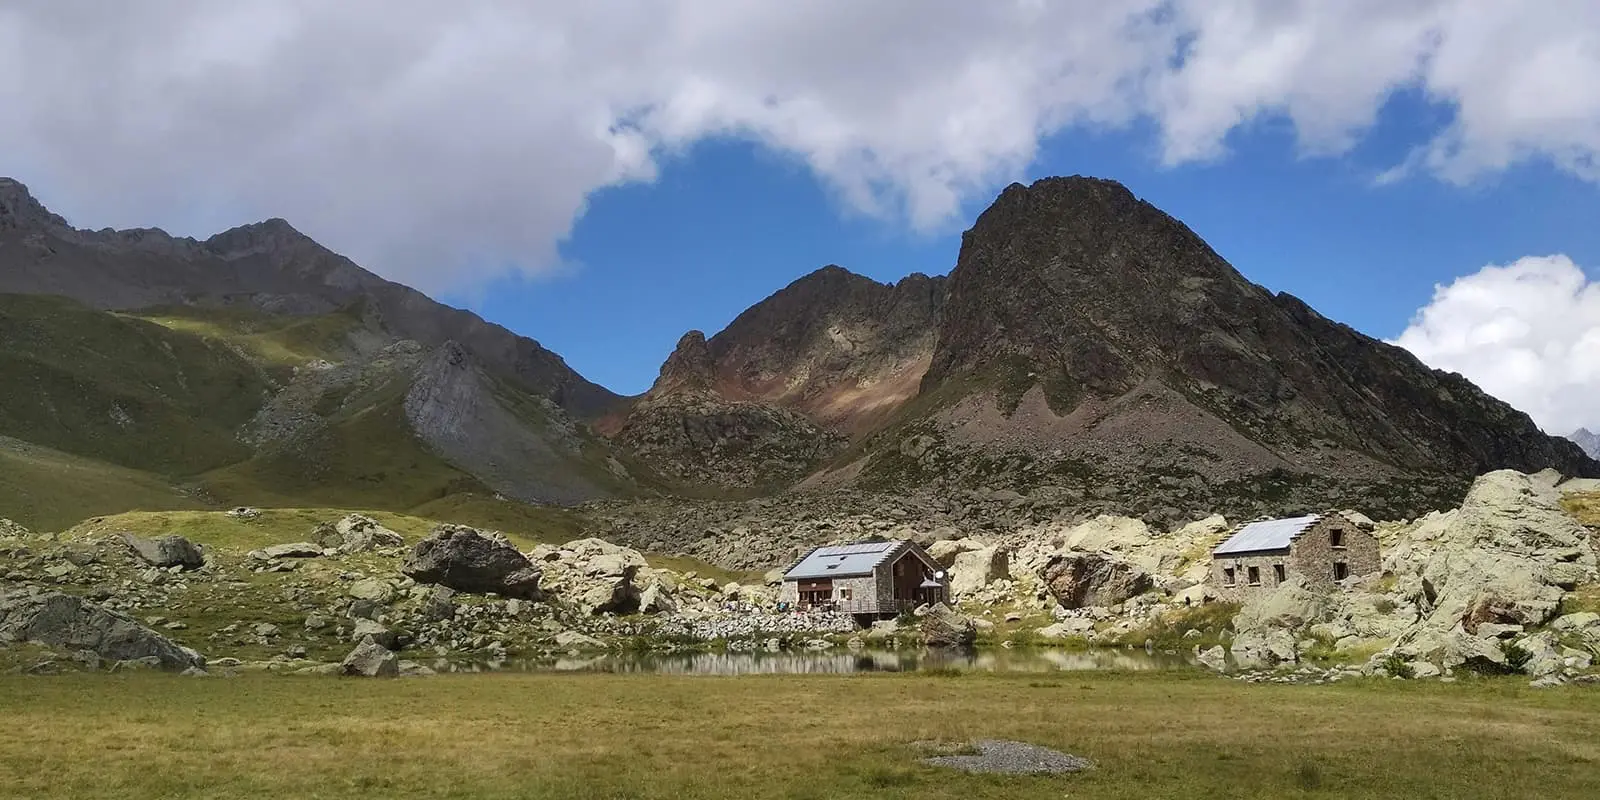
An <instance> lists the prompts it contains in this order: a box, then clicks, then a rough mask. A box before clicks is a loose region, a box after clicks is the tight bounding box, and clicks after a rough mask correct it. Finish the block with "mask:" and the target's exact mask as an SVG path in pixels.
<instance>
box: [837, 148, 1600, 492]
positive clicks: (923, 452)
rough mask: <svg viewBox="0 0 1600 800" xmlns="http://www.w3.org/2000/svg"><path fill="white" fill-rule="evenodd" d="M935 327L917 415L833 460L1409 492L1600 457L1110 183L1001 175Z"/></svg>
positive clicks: (1156, 482) (1014, 473) (1154, 488)
mask: <svg viewBox="0 0 1600 800" xmlns="http://www.w3.org/2000/svg"><path fill="white" fill-rule="evenodd" d="M935 340H936V342H937V345H936V347H935V349H934V351H933V354H932V358H931V360H930V362H929V366H928V369H927V370H926V372H925V374H924V376H923V378H922V381H921V386H920V398H921V401H920V402H919V403H918V404H917V410H916V412H915V414H913V415H911V416H906V415H902V416H901V418H899V419H898V420H896V422H895V424H893V425H892V426H891V427H890V428H889V429H888V430H886V431H885V432H884V433H883V434H881V435H879V436H878V437H876V441H875V442H873V443H872V444H871V445H870V446H869V447H867V448H866V452H867V453H868V455H867V456H866V457H865V458H864V461H863V462H862V463H857V464H855V465H853V466H852V467H850V468H849V469H842V468H840V469H836V470H835V473H836V474H839V475H854V476H856V477H855V478H853V480H865V481H867V482H869V483H873V482H875V483H880V484H886V485H887V484H897V483H905V482H923V481H928V480H945V479H957V480H961V481H965V482H979V483H982V482H999V483H1013V484H1017V485H1021V486H1024V487H1026V486H1031V485H1045V484H1051V485H1057V484H1063V483H1066V484H1075V485H1076V489H1075V491H1082V492H1086V493H1090V494H1095V493H1098V494H1100V495H1102V496H1105V497H1107V498H1119V497H1130V498H1131V497H1141V498H1149V502H1153V503H1156V504H1160V503H1163V502H1165V503H1168V504H1169V505H1172V506H1178V505H1185V504H1189V503H1191V502H1193V500H1194V499H1195V498H1197V497H1198V496H1199V495H1201V494H1205V493H1208V492H1209V493H1218V494H1226V495H1231V496H1234V497H1245V498H1251V499H1260V500H1261V501H1262V502H1263V503H1267V504H1275V505H1280V506H1296V507H1307V506H1310V507H1322V506H1323V505H1325V504H1328V503H1333V502H1336V501H1348V500H1353V499H1357V498H1359V497H1360V496H1364V495H1371V494H1372V493H1373V492H1379V493H1383V494H1386V495H1393V496H1392V497H1389V498H1387V499H1386V500H1385V501H1384V504H1387V503H1393V504H1394V505H1395V506H1396V507H1400V506H1408V505H1409V506H1421V505H1427V504H1428V503H1431V502H1432V498H1433V497H1434V496H1435V495H1439V494H1442V493H1451V492H1455V491H1458V490H1459V489H1460V488H1461V486H1462V485H1463V484H1462V482H1463V481H1465V480H1466V479H1467V478H1468V477H1470V476H1472V475H1475V474H1478V473H1480V472H1484V471H1487V470H1490V469H1495V468H1500V467H1515V468H1519V469H1525V470H1538V469H1542V468H1545V467H1554V468H1556V469H1559V470H1561V471H1563V472H1565V473H1567V474H1593V473H1595V472H1596V470H1600V464H1596V463H1595V462H1594V461H1593V460H1591V459H1589V458H1587V457H1586V456H1585V455H1584V454H1583V453H1582V452H1580V451H1579V450H1578V448H1577V447H1575V446H1572V445H1571V444H1570V443H1569V442H1566V441H1565V440H1562V439H1556V438H1553V437H1550V436H1546V435H1545V434H1543V433H1541V432H1540V431H1539V430H1538V428H1537V427H1536V426H1535V425H1534V424H1533V422H1532V420H1531V419H1529V418H1528V416H1527V415H1525V414H1522V413H1520V412H1518V411H1516V410H1515V409H1513V408H1511V407H1510V406H1508V405H1506V404H1505V403H1503V402H1501V401H1499V400H1496V399H1494V398H1492V397H1490V396H1488V395H1487V394H1484V393H1483V392H1482V391H1480V390H1479V389H1478V388H1477V387H1475V386H1473V385H1472V384H1471V383H1470V382H1468V381H1467V380H1466V379H1464V378H1462V377H1461V376H1459V375H1454V374H1447V373H1443V372H1439V371H1436V370H1432V369H1429V368H1427V367H1426V366H1424V365H1423V364H1422V363H1421V362H1419V361H1418V360H1417V359H1416V358H1415V357H1413V356H1412V355H1411V354H1410V353H1409V352H1407V351H1405V350H1402V349H1399V348H1396V347H1393V346H1390V345H1387V344H1384V343H1382V342H1380V341H1377V340H1375V339H1372V338H1371V337H1368V336H1365V335H1363V334H1361V333H1358V332H1357V331H1355V330H1353V329H1351V328H1349V327H1347V326H1344V325H1340V324H1338V323H1335V322H1332V321H1330V320H1328V319H1326V318H1324V317H1322V316H1321V315H1319V314H1317V313H1316V312H1315V311H1314V310H1312V309H1311V308H1310V307H1309V306H1307V305H1306V304H1305V303H1303V302H1301V301H1300V300H1298V299H1296V298H1294V297H1292V296H1289V295H1287V294H1276V295H1275V294H1273V293H1272V292H1269V291H1268V290H1266V289H1264V288H1262V287H1260V286H1258V285H1256V284H1253V283H1251V282H1250V281H1248V280H1246V279H1245V278H1244V277H1243V276H1242V275H1240V274H1239V273H1238V272H1237V271H1236V270H1235V269H1234V268H1233V267H1232V266H1230V265H1229V264H1228V263H1227V262H1226V261H1225V260H1223V258H1222V257H1221V256H1219V255H1218V254H1217V253H1216V252H1215V251H1213V250H1212V249H1211V248H1210V247H1209V246H1208V245H1207V244H1206V243H1205V242H1204V241H1203V240H1202V239H1201V238H1200V237H1199V236H1198V235H1196V234H1195V233H1194V232H1193V231H1191V230H1190V229H1189V228H1188V227H1187V226H1185V225H1184V224H1183V223H1181V222H1179V221H1178V220H1176V219H1174V218H1172V217H1171V216H1169V215H1167V214H1166V213H1164V212H1162V211H1161V210H1160V209H1158V208H1156V207H1155V206H1153V205H1151V204H1149V203H1147V202H1144V201H1142V200H1140V199H1138V198H1137V197H1135V196H1134V195H1133V193H1132V192H1130V191H1129V190H1128V189H1127V188H1126V187H1124V186H1123V185H1121V184H1119V183H1116V182H1115V181H1109V180H1102V179H1096V178H1085V177H1070V178H1048V179H1044V180H1040V181H1037V182H1035V183H1033V184H1032V185H1030V186H1023V185H1021V184H1014V185H1012V186H1010V187H1008V188H1007V189H1006V190H1005V191H1004V192H1002V193H1001V194H1000V196H999V198H998V199H997V200H996V201H995V202H994V204H993V205H992V206H990V207H989V209H988V210H986V211H985V212H983V214H982V215H981V216H979V218H978V220H977V221H976V223H975V224H974V225H973V227H972V228H971V229H970V230H969V231H967V232H966V234H965V235H964V236H963V238H962V247H961V254H960V257H959V259H958V262H957V265H956V267H955V269H954V271H952V272H951V274H950V278H949V284H948V296H947V298H946V299H945V302H944V303H943V307H942V313H941V314H940V317H939V321H938V325H937V335H936V337H935ZM1201 487H1205V488H1204V489H1202V488H1201ZM1402 495H1404V496H1402ZM1369 503H1370V501H1369ZM1380 505H1382V504H1380Z"/></svg>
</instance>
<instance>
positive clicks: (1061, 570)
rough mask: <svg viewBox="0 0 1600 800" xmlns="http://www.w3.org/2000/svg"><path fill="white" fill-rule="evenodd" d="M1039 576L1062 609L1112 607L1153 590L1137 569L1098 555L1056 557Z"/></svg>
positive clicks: (1073, 554) (1144, 574)
mask: <svg viewBox="0 0 1600 800" xmlns="http://www.w3.org/2000/svg"><path fill="white" fill-rule="evenodd" d="M1040 576H1041V577H1042V578H1044V581H1045V585H1046V586H1047V587H1049V589H1050V593H1051V594H1053V595H1055V598H1056V601H1057V602H1059V603H1060V604H1061V606H1062V607H1063V608H1087V607H1089V606H1112V605H1116V604H1118V603H1124V602H1127V601H1128V600H1129V599H1130V598H1133V597H1136V596H1138V595H1140V594H1143V593H1145V592H1147V591H1149V590H1150V589H1151V588H1152V587H1153V586H1154V583H1153V582H1152V581H1151V579H1150V576H1149V575H1148V574H1146V573H1145V572H1144V571H1143V570H1141V569H1139V568H1138V567H1135V566H1133V565H1131V564H1127V563H1124V562H1121V561H1115V560H1112V559H1110V558H1107V557H1106V556H1103V555H1099V554H1096V553H1070V554H1066V555H1060V556H1056V557H1055V558H1053V559H1051V561H1050V562H1049V563H1048V564H1046V565H1045V567H1044V569H1043V570H1042V571H1041V572H1040Z"/></svg>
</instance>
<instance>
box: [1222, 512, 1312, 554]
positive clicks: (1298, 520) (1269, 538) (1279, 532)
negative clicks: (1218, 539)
mask: <svg viewBox="0 0 1600 800" xmlns="http://www.w3.org/2000/svg"><path fill="white" fill-rule="evenodd" d="M1319 519H1322V515H1320V514H1311V515H1309V516H1304V517H1292V518H1290V519H1268V520H1262V521H1261V522H1252V523H1250V524H1249V525H1246V526H1244V527H1243V528H1240V529H1239V532H1238V533H1235V534H1234V535H1232V536H1229V537H1228V541H1226V542H1223V543H1222V544H1221V545H1218V547H1217V549H1215V550H1212V551H1211V554H1212V555H1214V556H1225V555H1229V554H1232V553H1257V552H1260V551H1262V550H1287V549H1289V544H1290V543H1291V542H1293V541H1294V537H1296V536H1299V535H1300V534H1301V533H1302V532H1304V531H1305V529H1306V528H1309V527H1311V526H1312V525H1315V524H1316V523H1317V520H1319Z"/></svg>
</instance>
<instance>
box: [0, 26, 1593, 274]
mask: <svg viewBox="0 0 1600 800" xmlns="http://www.w3.org/2000/svg"><path fill="white" fill-rule="evenodd" d="M1406 89H1415V90H1420V91H1421V92H1423V93H1425V94H1426V95H1427V96H1428V97H1430V98H1432V99H1434V100H1436V101H1438V102H1439V103H1440V104H1442V105H1443V106H1444V107H1446V108H1449V109H1452V110H1453V112H1454V113H1453V116H1451V117H1450V118H1449V120H1448V122H1447V123H1446V124H1445V125H1444V127H1443V128H1442V129H1440V130H1438V131H1435V132H1433V135H1432V136H1431V137H1430V138H1428V139H1427V140H1425V141H1419V142H1417V143H1416V151H1415V152H1414V153H1413V154H1412V156H1411V157H1410V158H1408V159H1407V160H1406V162H1405V163H1404V164H1402V165H1398V167H1397V169H1396V170H1394V171H1392V173H1391V174H1390V177H1391V178H1395V177H1398V176H1400V175H1402V174H1407V173H1410V172H1416V171H1427V172H1430V173H1433V174H1436V175H1440V176H1444V177H1446V178H1448V179H1451V180H1470V179H1471V178H1472V177H1474V176H1476V175H1479V174H1482V173H1483V172H1486V171H1493V170H1498V169H1503V168H1505V167H1507V166H1509V165H1512V164H1515V163H1518V162H1521V161H1525V160H1529V159H1545V160H1548V161H1550V162H1552V163H1555V164H1556V165H1558V166H1559V167H1561V168H1563V169H1567V170H1569V171H1571V172H1573V173H1575V174H1578V175H1582V176H1584V177H1586V178H1589V179H1594V180H1600V170H1597V163H1600V162H1597V156H1596V154H1597V153H1600V5H1596V4H1595V3H1592V2H1589V0H1546V2H1541V3H1536V4H1529V3H1520V2H1512V1H1511V0H1348V2H1339V3H1329V2H1322V0H1128V1H1127V2H1121V3H1105V2H1099V0H1059V2H1058V1H1056V0H1051V1H1049V2H1041V0H995V2H983V3H974V2H969V1H968V0H879V1H878V2H872V3H862V2H856V0H814V1H813V2H805V3H773V2H768V1H767V0H596V2H590V3H527V2H522V1H521V0H460V2H456V3H437V2H433V1H432V0H344V1H343V2H338V3H329V2H322V0H230V2H226V3H219V2H210V0H144V2H140V3H104V2H99V0H8V2H6V3H5V4H3V5H0V109H3V110H4V119H0V154H3V155H0V158H3V159H4V161H3V162H0V172H12V173H18V175H17V176H18V177H21V178H23V179H25V180H28V181H30V182H31V183H33V184H34V185H35V188H36V189H37V190H39V191H40V193H41V194H43V195H44V196H45V199H47V200H49V201H51V202H52V204H53V205H55V206H57V207H58V208H59V210H62V211H64V212H67V213H68V214H69V215H70V216H71V217H73V218H74V219H75V221H77V222H79V223H80V224H92V225H97V226H98V225H104V224H113V225H142V224H161V225H166V226H171V227H175V228H178V229H180V230H186V231H189V232H195V233H199V232H204V231H209V230H214V229H217V228H220V227H223V226H225V225H229V224H234V223H237V222H241V221H246V220H250V219H257V218H262V217H266V216H285V217H288V218H289V219H290V220H291V221H293V222H295V223H296V224H297V225H299V226H300V227H302V228H304V229H306V230H307V232H309V233H311V234H312V235H314V236H317V237H318V238H319V239H321V240H323V241H324V242H325V243H327V244H329V245H331V246H333V247H335V248H336V249H340V250H342V251H345V252H347V253H349V254H350V255H352V256H354V257H356V259H357V260H358V261H361V262H363V263H364V264H367V265H368V266H371V267H373V268H374V269H377V270H378V271H380V272H383V273H384V274H386V275H389V276H391V277H395V278H398V279H401V280H406V281H409V282H412V283H415V284H418V285H421V286H423V287H424V288H433V289H438V288H445V287H450V288H460V287H462V286H464V285H465V286H470V285H472V284H475V283H479V282H481V280H482V279H483V278H485V277H488V276H489V275H490V274H492V273H493V272H495V271H498V270H505V269H520V270H524V271H527V272H538V271H540V270H543V269H547V268H549V267H551V266H552V265H553V264H554V263H555V248H556V246H557V244H558V243H559V242H560V240H561V239H562V238H563V237H564V236H565V235H566V234H567V232H568V231H569V230H570V228H571V225H572V222H573V220H574V219H575V218H576V217H578V216H579V215H581V214H582V213H583V210H584V204H585V201H586V198H587V197H588V196H589V195H590V194H591V193H592V192H594V191H595V190H596V189H598V188H602V187H605V186H610V185H615V184H618V183H625V182H631V181H648V180H650V179H652V178H653V177H654V176H655V175H656V173H657V171H658V169H659V168H660V165H661V164H662V163H663V160H664V159H670V158H672V157H673V155H674V154H675V153H678V152H681V151H682V150H683V149H684V148H687V147H688V146H690V145H692V144H693V143H694V142H696V141H699V140H702V139H704V138H706V137H712V136H739V137H747V138H750V139H753V140H756V141H759V142H762V143H764V144H766V145H768V146H770V147H772V148H774V149H776V150H778V151H781V152H784V153H787V154H790V155H792V156H793V157H795V158H797V159H800V160H802V161H803V162H804V163H806V164H807V165H808V166H809V167H810V169H811V170H812V171H813V172H814V173H815V174H816V175H817V176H818V178H819V179H820V180H822V181H823V182H825V183H826V184H827V185H829V186H830V187H831V188H832V189H833V190H834V191H835V193H836V195H837V196H838V198H839V199H840V202H841V204H842V205H843V206H845V207H847V208H850V209H854V210H857V211H861V212H865V213H868V214H873V215H878V216H881V217H884V218H885V219H888V220H891V221H899V222H903V223H905V224H909V225H911V226H913V227H917V228H924V229H928V228H938V227H940V226H944V225H947V224H949V223H950V222H951V221H952V220H953V219H954V217H955V216H957V215H958V213H959V211H960V207H961V204H962V202H963V201H967V200H971V199H973V198H975V197H983V196H985V195H987V194H989V193H992V192H993V191H994V190H995V189H997V188H998V187H999V186H1000V185H1001V184H1003V183H1005V182H1007V181H1009V180H1012V179H1017V178H1020V177H1023V173H1024V172H1025V170H1026V168H1027V166H1028V164H1029V163H1030V162H1031V161H1032V160H1033V159H1034V156H1035V153H1036V150H1037V147H1038V145H1039V142H1040V140H1041V139H1042V138H1043V137H1044V136H1047V135H1049V134H1051V133H1053V132H1056V131H1060V130H1063V129H1066V128H1069V127H1075V126H1086V127H1094V128H1102V129H1116V128H1121V127H1125V126H1129V125H1130V124H1131V123H1134V122H1137V121H1140V120H1149V121H1151V122H1153V123H1154V125H1155V127H1156V129H1157V130H1159V131H1160V133H1159V137H1160V138H1159V152H1160V156H1161V159H1162V160H1163V161H1164V162H1166V163H1169V164H1182V163H1185V162H1188V161H1193V160H1198V159H1212V158H1218V157H1223V156H1225V155H1226V151H1227V136H1228V134H1229V132H1231V131H1233V130H1235V129H1237V128H1239V127H1240V126H1242V125H1248V124H1251V123H1252V122H1253V121H1255V120H1258V119H1261V118H1263V117H1274V116H1281V117H1286V118H1287V119H1289V120H1291V121H1292V123H1293V124H1294V126H1295V129H1296V130H1297V132H1298V135H1299V138H1300V141H1301V145H1302V147H1303V148H1304V149H1305V150H1306V151H1307V152H1310V153H1315V154H1337V153H1340V152H1343V151H1345V150H1347V149H1348V148H1349V147H1351V146H1352V145H1353V144H1354V143H1356V142H1357V141H1359V140H1360V137H1361V136H1362V134H1363V133H1364V132H1365V131H1366V130H1367V129H1368V128H1369V127H1370V126H1371V125H1372V123H1373V121H1374V119H1375V118H1376V115H1377V113H1378V110H1379V109H1380V108H1381V106H1382V105H1383V104H1384V103H1385V102H1386V101H1387V99H1388V98H1389V97H1390V96H1392V95H1393V94H1394V93H1395V92H1396V91H1400V90H1406Z"/></svg>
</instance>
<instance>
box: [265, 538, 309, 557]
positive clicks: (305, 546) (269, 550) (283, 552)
mask: <svg viewBox="0 0 1600 800" xmlns="http://www.w3.org/2000/svg"><path fill="white" fill-rule="evenodd" d="M322 550H323V548H322V545H320V544H316V543H313V542H291V543H289V544H274V545H269V546H267V547H263V548H261V555H262V556H264V557H266V558H317V557H319V556H321V555H322Z"/></svg>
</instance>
